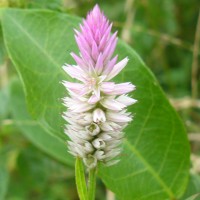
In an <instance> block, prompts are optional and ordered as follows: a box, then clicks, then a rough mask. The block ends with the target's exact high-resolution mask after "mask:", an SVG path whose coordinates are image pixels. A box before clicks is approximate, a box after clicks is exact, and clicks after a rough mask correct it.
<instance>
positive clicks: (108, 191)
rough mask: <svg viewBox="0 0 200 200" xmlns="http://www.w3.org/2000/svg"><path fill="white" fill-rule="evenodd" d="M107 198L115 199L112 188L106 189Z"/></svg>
mask: <svg viewBox="0 0 200 200" xmlns="http://www.w3.org/2000/svg"><path fill="white" fill-rule="evenodd" d="M106 199H107V200H115V194H114V193H113V192H111V191H110V190H108V189H107V190H106Z"/></svg>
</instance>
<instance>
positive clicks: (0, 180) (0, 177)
mask: <svg viewBox="0 0 200 200" xmlns="http://www.w3.org/2000/svg"><path fill="white" fill-rule="evenodd" d="M8 180H9V174H8V171H7V170H6V168H5V166H3V165H2V163H0V200H4V198H5V196H6V192H7V188H8Z"/></svg>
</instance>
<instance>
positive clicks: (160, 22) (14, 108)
mask: <svg viewBox="0 0 200 200" xmlns="http://www.w3.org/2000/svg"><path fill="white" fill-rule="evenodd" d="M95 3H98V4H99V5H100V7H101V8H102V9H103V10H104V12H105V14H106V15H107V16H108V18H109V19H110V20H111V21H113V22H114V28H115V29H117V30H118V31H119V37H120V38H122V40H124V41H126V42H127V43H129V44H130V45H131V46H132V47H133V48H134V49H135V50H136V52H138V54H139V55H140V56H141V57H142V59H143V60H144V62H145V63H146V64H147V66H149V67H150V68H151V70H152V71H153V73H154V74H155V76H156V77H157V79H158V81H159V83H160V84H161V86H162V88H163V90H164V91H165V93H166V95H167V96H168V98H169V100H170V101H171V102H172V105H173V106H174V107H175V109H176V110H177V111H178V113H179V114H180V116H181V118H182V120H183V122H184V123H185V126H186V129H187V133H188V138H189V140H190V144H191V152H192V153H191V174H192V175H191V178H190V182H189V185H188V189H187V191H186V194H185V195H184V197H183V198H182V199H183V200H184V199H186V198H187V197H189V196H191V195H193V194H196V193H198V192H199V193H200V176H199V174H200V100H199V99H200V67H199V63H200V52H199V45H200V14H199V6H200V4H199V1H198V0H190V1H188V0H162V1H161V0H126V1H125V0H124V1H123V0H106V1H92V0H90V1H89V0H88V1H86V0H82V1H81V0H49V1H48V0H0V7H2V8H3V7H10V8H21V9H50V10H54V11H57V12H63V13H70V14H72V15H78V16H82V17H85V15H86V13H87V11H88V10H90V9H91V8H92V7H93V6H94V4H95ZM0 18H1V17H0ZM67 53H68V52H66V54H67ZM16 91H17V92H16ZM19 96H20V97H21V96H23V92H22V90H21V86H20V84H19V82H18V75H17V73H16V71H15V68H14V67H13V64H12V62H11V61H10V59H9V57H8V55H7V52H6V49H5V46H4V42H3V34H2V31H1V26H0V199H2V200H3V199H6V200H26V199H27V200H28V199H30V200H31V199H33V200H46V199H47V200H63V199H70V200H75V199H78V197H77V194H76V188H75V183H74V169H73V167H68V168H67V170H66V165H65V164H66V163H64V161H63V159H62V155H61V156H60V158H58V159H57V160H55V159H54V158H52V157H50V156H48V155H47V154H45V153H44V152H43V151H41V150H40V149H42V147H41V148H38V146H37V145H35V142H33V143H32V142H31V141H32V138H31V139H30V138H29V137H28V136H27V131H28V130H27V129H28V128H27V127H30V126H27V127H26V125H31V126H33V127H34V126H35V125H36V124H34V123H35V122H32V121H30V120H28V117H29V116H28V115H27V116H26V117H25V119H24V120H23V124H20V123H21V118H20V117H21V116H22V114H21V115H20V111H19V108H21V109H20V110H21V111H22V112H23V116H25V115H24V113H26V112H27V111H26V109H25V110H24V108H23V105H25V102H24V103H23V104H22V103H21V102H19ZM26 120H27V121H26ZM24 123H25V124H24ZM26 123H27V124H26ZM31 130H32V131H33V133H34V128H32V129H31ZM33 144H34V145H33ZM97 197H98V198H97V199H99V200H103V199H108V200H112V199H114V197H113V194H112V193H111V192H109V191H108V190H106V189H105V186H104V185H103V183H102V182H101V181H100V180H98V190H97Z"/></svg>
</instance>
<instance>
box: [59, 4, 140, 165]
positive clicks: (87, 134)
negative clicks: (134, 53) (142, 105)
mask: <svg viewBox="0 0 200 200" xmlns="http://www.w3.org/2000/svg"><path fill="white" fill-rule="evenodd" d="M111 28H112V24H111V23H109V21H108V20H107V18H106V17H105V16H104V14H103V12H101V11H100V9H99V7H98V5H96V6H95V7H94V8H93V10H92V11H91V12H89V13H88V15H87V18H86V20H83V23H82V24H81V25H80V31H77V30H75V39H76V42H77V45H78V47H79V50H80V52H79V55H76V54H75V53H71V56H72V57H73V59H74V60H75V62H76V65H69V64H66V65H64V66H63V69H64V70H65V72H66V73H67V74H68V75H69V76H71V77H72V78H75V79H77V80H78V82H76V83H75V82H68V81H63V85H64V86H65V87H66V89H67V90H68V92H69V96H68V97H65V98H63V101H64V105H65V106H66V107H67V108H68V110H67V111H66V112H64V113H63V117H64V119H65V120H66V121H67V122H68V124H67V125H66V129H65V133H66V134H67V135H68V136H69V138H70V139H71V141H68V148H69V152H70V153H71V154H72V155H74V156H78V157H81V158H83V161H84V163H85V165H86V166H87V167H88V168H94V167H96V165H97V163H98V162H99V161H101V162H103V163H105V164H106V165H112V164H115V163H117V162H118V161H119V160H117V159H116V157H117V156H118V155H119V154H120V152H121V143H122V138H123V135H124V133H123V131H122V130H123V129H124V128H125V127H126V126H127V124H128V123H129V122H130V121H131V120H132V116H131V113H129V112H127V111H126V107H127V106H129V105H131V104H134V103H135V102H136V100H135V99H132V98H131V97H128V96H127V95H126V94H127V93H129V92H131V91H133V90H134V89H135V86H134V85H132V84H131V83H130V82H126V83H120V84H116V83H114V82H112V81H111V79H112V78H114V77H115V76H116V75H117V74H118V73H119V72H120V71H121V70H122V69H123V68H124V67H125V66H126V64H127V62H128V58H124V59H123V60H121V61H120V62H118V63H117V58H118V56H117V55H116V56H114V57H113V53H114V50H115V47H116V44H117V37H116V35H117V32H115V33H114V34H111Z"/></svg>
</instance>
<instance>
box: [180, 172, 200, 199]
mask: <svg viewBox="0 0 200 200" xmlns="http://www.w3.org/2000/svg"><path fill="white" fill-rule="evenodd" d="M189 197H190V198H191V199H190V198H189ZM197 197H198V198H197ZM185 199H187V200H189V199H190V200H194V199H195V200H198V199H199V200H200V176H199V175H197V174H191V175H190V179H189V183H188V187H187V190H186V192H185V194H184V196H183V197H182V198H181V200H185Z"/></svg>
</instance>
